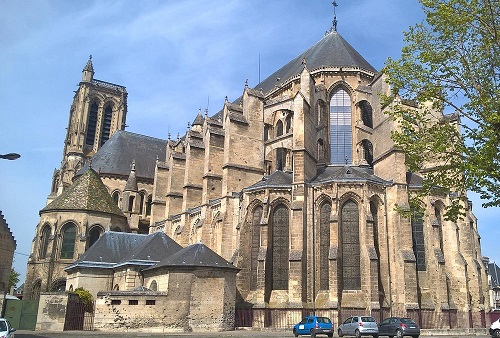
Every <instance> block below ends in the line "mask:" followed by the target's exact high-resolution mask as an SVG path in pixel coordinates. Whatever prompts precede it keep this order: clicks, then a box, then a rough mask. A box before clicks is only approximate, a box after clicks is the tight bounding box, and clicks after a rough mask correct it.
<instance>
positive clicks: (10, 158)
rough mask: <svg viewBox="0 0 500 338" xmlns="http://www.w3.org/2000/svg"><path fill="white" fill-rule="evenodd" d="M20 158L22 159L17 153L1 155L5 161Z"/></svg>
mask: <svg viewBox="0 0 500 338" xmlns="http://www.w3.org/2000/svg"><path fill="white" fill-rule="evenodd" d="M19 157H21V155H19V154H16V153H8V154H4V155H1V154H0V158H1V159H4V160H17V159H18V158H19Z"/></svg>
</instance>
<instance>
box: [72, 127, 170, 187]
mask: <svg viewBox="0 0 500 338" xmlns="http://www.w3.org/2000/svg"><path fill="white" fill-rule="evenodd" d="M166 149H167V141H166V140H162V139H158V138H154V137H150V136H145V135H140V134H135V133H130V132H128V131H124V130H119V131H117V132H115V133H114V134H113V135H112V136H111V137H110V138H109V140H107V141H106V143H104V145H103V146H102V147H101V148H100V149H99V150H98V151H97V153H96V154H95V155H94V156H93V157H92V168H94V169H95V170H96V171H98V172H99V173H100V174H110V175H121V176H125V177H128V176H129V174H130V166H131V164H132V161H135V166H136V176H137V178H138V179H140V178H143V179H150V180H152V179H153V177H154V172H155V166H156V159H157V158H158V160H159V161H161V162H165V156H166ZM88 167H89V163H87V164H85V165H84V166H83V168H82V169H81V170H80V171H79V172H78V173H77V175H81V174H82V173H83V172H85V170H87V168H88Z"/></svg>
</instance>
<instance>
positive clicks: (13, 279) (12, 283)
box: [8, 268, 20, 290]
mask: <svg viewBox="0 0 500 338" xmlns="http://www.w3.org/2000/svg"><path fill="white" fill-rule="evenodd" d="M19 276H20V273H19V272H17V271H16V270H14V269H13V268H12V269H10V276H9V288H8V290H10V288H11V287H16V286H17V283H19Z"/></svg>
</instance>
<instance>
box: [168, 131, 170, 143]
mask: <svg viewBox="0 0 500 338" xmlns="http://www.w3.org/2000/svg"><path fill="white" fill-rule="evenodd" d="M168 140H169V141H170V133H168Z"/></svg>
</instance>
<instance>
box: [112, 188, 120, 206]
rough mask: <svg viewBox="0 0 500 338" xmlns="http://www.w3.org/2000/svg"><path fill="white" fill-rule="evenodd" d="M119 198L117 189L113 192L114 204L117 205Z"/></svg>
mask: <svg viewBox="0 0 500 338" xmlns="http://www.w3.org/2000/svg"><path fill="white" fill-rule="evenodd" d="M119 200H120V193H119V192H118V191H115V192H114V193H113V201H115V203H116V205H118V201H119Z"/></svg>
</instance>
